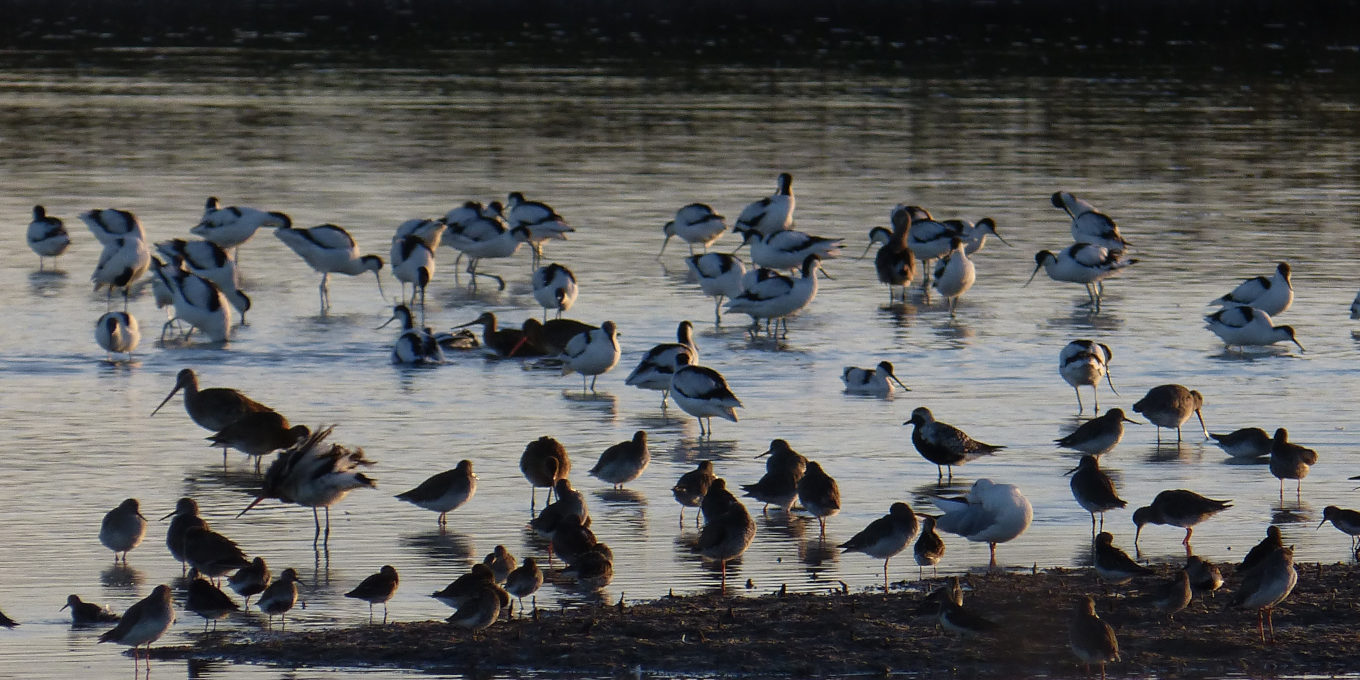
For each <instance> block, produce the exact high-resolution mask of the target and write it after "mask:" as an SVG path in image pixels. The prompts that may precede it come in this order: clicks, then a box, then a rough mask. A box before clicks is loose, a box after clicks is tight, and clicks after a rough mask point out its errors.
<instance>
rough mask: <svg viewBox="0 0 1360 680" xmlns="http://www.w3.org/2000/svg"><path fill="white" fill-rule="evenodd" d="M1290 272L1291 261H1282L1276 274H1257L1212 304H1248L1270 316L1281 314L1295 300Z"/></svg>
mask: <svg viewBox="0 0 1360 680" xmlns="http://www.w3.org/2000/svg"><path fill="white" fill-rule="evenodd" d="M1290 273H1291V272H1290V269H1289V263H1288V262H1281V263H1280V264H1279V265H1278V266H1276V267H1275V274H1274V275H1272V276H1271V277H1270V278H1266V277H1264V276H1257V277H1255V278H1250V279H1247V280H1246V281H1243V282H1242V283H1241V284H1239V285H1238V286H1237V287H1236V288H1234V289H1233V291H1232V292H1231V293H1228V294H1227V295H1224V296H1223V297H1221V298H1218V299H1217V300H1214V301H1213V303H1212V304H1215V305H1223V306H1235V305H1246V306H1248V307H1255V308H1256V309H1259V310H1261V311H1263V312H1265V313H1266V314H1269V315H1270V316H1279V315H1280V314H1283V313H1284V311H1285V310H1287V309H1289V305H1291V304H1293V302H1294V286H1293V283H1292V282H1291V281H1290V280H1289V277H1290Z"/></svg>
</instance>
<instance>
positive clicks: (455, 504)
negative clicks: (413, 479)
mask: <svg viewBox="0 0 1360 680" xmlns="http://www.w3.org/2000/svg"><path fill="white" fill-rule="evenodd" d="M475 493H477V475H476V474H474V473H473V472H472V461H470V460H461V461H458V466H457V467H455V468H454V469H452V470H445V471H444V472H441V473H439V474H437V475H435V476H433V477H430V478H429V479H427V480H425V481H423V482H421V483H420V485H419V486H417V487H416V488H414V489H411V490H410V491H406V492H403V493H399V494H397V500H402V501H406V502H407V503H410V504H412V505H414V506H416V507H419V508H424V509H426V510H429V511H431V512H437V513H439V526H441V527H442V526H445V525H447V524H448V516H449V513H450V512H453V511H454V510H457V509H458V508H460V507H462V506H463V504H464V503H467V502H468V501H469V500H471V499H472V495H473V494H475Z"/></svg>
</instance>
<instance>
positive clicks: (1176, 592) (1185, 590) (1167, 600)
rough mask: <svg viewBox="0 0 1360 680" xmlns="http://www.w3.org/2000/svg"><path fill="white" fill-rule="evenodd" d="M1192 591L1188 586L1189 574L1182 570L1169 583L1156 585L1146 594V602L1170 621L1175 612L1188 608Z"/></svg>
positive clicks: (1191, 598)
mask: <svg viewBox="0 0 1360 680" xmlns="http://www.w3.org/2000/svg"><path fill="white" fill-rule="evenodd" d="M1193 599H1194V590H1193V589H1192V588H1191V586H1190V573H1189V572H1188V571H1186V570H1184V569H1182V570H1180V571H1179V572H1177V573H1176V575H1175V576H1173V577H1172V578H1171V580H1170V581H1168V582H1166V583H1161V584H1158V585H1157V586H1156V587H1155V588H1153V589H1152V591H1151V592H1150V593H1148V602H1149V603H1150V604H1151V605H1152V606H1153V607H1156V608H1157V609H1159V610H1161V611H1162V613H1164V614H1166V620H1167V621H1172V620H1174V617H1175V615H1176V612H1178V611H1180V610H1182V609H1185V608H1186V607H1188V606H1190V601H1191V600H1193Z"/></svg>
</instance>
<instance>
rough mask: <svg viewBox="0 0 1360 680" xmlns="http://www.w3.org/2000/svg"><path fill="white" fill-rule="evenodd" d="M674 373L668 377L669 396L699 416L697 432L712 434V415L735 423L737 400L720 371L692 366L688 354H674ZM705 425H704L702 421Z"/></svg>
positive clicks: (681, 406) (688, 411)
mask: <svg viewBox="0 0 1360 680" xmlns="http://www.w3.org/2000/svg"><path fill="white" fill-rule="evenodd" d="M675 364H676V369H675V374H674V375H673V376H671V397H672V398H673V399H675V404H676V405H677V406H679V407H680V408H681V409H682V410H684V412H685V413H688V414H690V415H692V416H694V417H695V418H698V419H699V434H700V435H704V434H708V435H712V434H713V416H718V417H719V418H723V419H726V420H730V421H732V422H734V423H735V422H737V411H736V409H739V408H742V406H741V401H740V400H738V399H737V396H736V395H735V394H732V390H731V388H729V387H728V386H727V380H726V379H724V378H723V376H722V374H721V373H719V372H717V371H715V370H713V369H711V368H708V367H707V366H696V365H694V364H693V363H692V362H691V361H690V358H689V354H686V353H681V354H678V355H677V356H676V357H675ZM705 420H707V421H708V427H704V421H705Z"/></svg>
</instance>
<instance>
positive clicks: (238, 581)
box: [227, 557, 272, 609]
mask: <svg viewBox="0 0 1360 680" xmlns="http://www.w3.org/2000/svg"><path fill="white" fill-rule="evenodd" d="M271 577H272V575H271V574H270V573H269V565H268V564H265V561H264V558H263V557H256V558H255V559H254V560H252V561H251V563H250V566H248V567H241V568H240V569H237V570H236V573H234V574H232V575H231V576H229V577H227V586H228V587H230V588H231V589H232V590H234V591H236V594H237V595H240V596H241V597H244V598H246V602H245V606H246V608H247V609H248V608H249V607H250V598H251V597H252V596H254V595H259V594H260V593H263V592H264V589H265V588H268V587H269V581H270V579H271Z"/></svg>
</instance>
